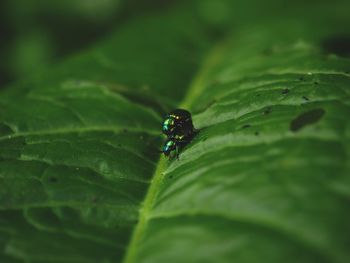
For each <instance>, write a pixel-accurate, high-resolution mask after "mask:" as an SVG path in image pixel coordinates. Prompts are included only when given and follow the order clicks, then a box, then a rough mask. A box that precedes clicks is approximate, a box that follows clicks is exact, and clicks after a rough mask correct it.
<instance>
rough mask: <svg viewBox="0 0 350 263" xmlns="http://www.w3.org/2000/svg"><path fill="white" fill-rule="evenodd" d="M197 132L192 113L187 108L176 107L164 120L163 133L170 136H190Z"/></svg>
mask: <svg viewBox="0 0 350 263" xmlns="http://www.w3.org/2000/svg"><path fill="white" fill-rule="evenodd" d="M195 132H196V129H195V128H194V127H193V123H192V117H191V113H190V112H188V111H187V110H183V109H176V110H174V111H172V112H170V113H169V114H167V116H166V117H165V119H164V121H163V133H164V134H165V135H166V136H167V137H168V138H175V137H188V136H190V135H192V134H194V133H195Z"/></svg>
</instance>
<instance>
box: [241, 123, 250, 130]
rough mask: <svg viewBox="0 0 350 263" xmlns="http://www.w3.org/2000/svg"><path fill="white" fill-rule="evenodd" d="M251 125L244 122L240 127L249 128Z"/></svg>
mask: <svg viewBox="0 0 350 263" xmlns="http://www.w3.org/2000/svg"><path fill="white" fill-rule="evenodd" d="M251 126H252V125H250V124H244V125H243V126H242V129H246V128H249V127H251Z"/></svg>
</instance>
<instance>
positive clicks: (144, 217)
mask: <svg viewBox="0 0 350 263" xmlns="http://www.w3.org/2000/svg"><path fill="white" fill-rule="evenodd" d="M227 43H228V41H227V40H225V41H222V42H219V43H217V44H216V45H215V46H214V47H213V48H212V50H211V51H209V53H208V55H207V57H206V58H205V59H204V61H203V63H202V67H200V68H199V71H198V72H197V74H196V75H195V77H194V79H193V82H192V83H191V84H190V86H189V89H188V92H187V94H186V95H185V96H184V99H183V101H182V102H181V103H180V104H179V106H178V107H179V108H184V109H190V108H191V106H192V104H193V102H194V100H195V98H196V97H197V96H198V95H200V94H201V92H202V91H203V90H204V89H205V87H206V86H205V83H206V80H207V77H208V75H209V73H210V70H211V69H212V68H213V66H214V65H216V64H217V63H218V62H219V61H221V59H222V57H223V55H224V53H225V52H224V51H225V50H226V48H227V47H228V45H227ZM166 168H167V159H166V158H165V157H164V156H161V157H160V158H159V161H158V164H157V166H156V170H155V173H154V175H153V177H152V178H153V179H152V181H151V184H150V187H149V189H148V191H147V194H146V197H145V200H144V202H143V204H142V206H141V208H140V212H139V220H138V223H137V225H136V226H135V228H134V232H133V234H132V236H131V240H130V243H129V245H128V246H127V250H126V253H125V256H124V260H123V262H124V263H132V262H135V259H136V257H137V249H138V245H139V243H140V241H141V239H142V237H143V234H144V233H145V230H146V228H147V224H148V221H149V220H150V219H151V217H150V214H151V210H152V208H153V206H154V203H155V201H156V197H157V194H158V190H159V188H160V187H161V185H162V183H163V178H164V172H165V170H166Z"/></svg>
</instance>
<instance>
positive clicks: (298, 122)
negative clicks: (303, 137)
mask: <svg viewBox="0 0 350 263" xmlns="http://www.w3.org/2000/svg"><path fill="white" fill-rule="evenodd" d="M324 114H325V111H324V109H314V110H310V111H307V112H304V113H302V114H300V115H299V116H298V117H296V118H295V119H294V120H292V122H291V123H290V130H291V131H293V132H296V131H298V130H300V129H301V128H303V127H304V126H306V125H311V124H314V123H316V122H318V121H319V120H320V119H321V118H322V117H323V115H324Z"/></svg>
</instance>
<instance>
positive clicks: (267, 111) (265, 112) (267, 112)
mask: <svg viewBox="0 0 350 263" xmlns="http://www.w3.org/2000/svg"><path fill="white" fill-rule="evenodd" d="M270 113H271V107H267V108H266V109H265V110H264V111H263V112H262V114H263V115H268V114H270Z"/></svg>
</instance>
